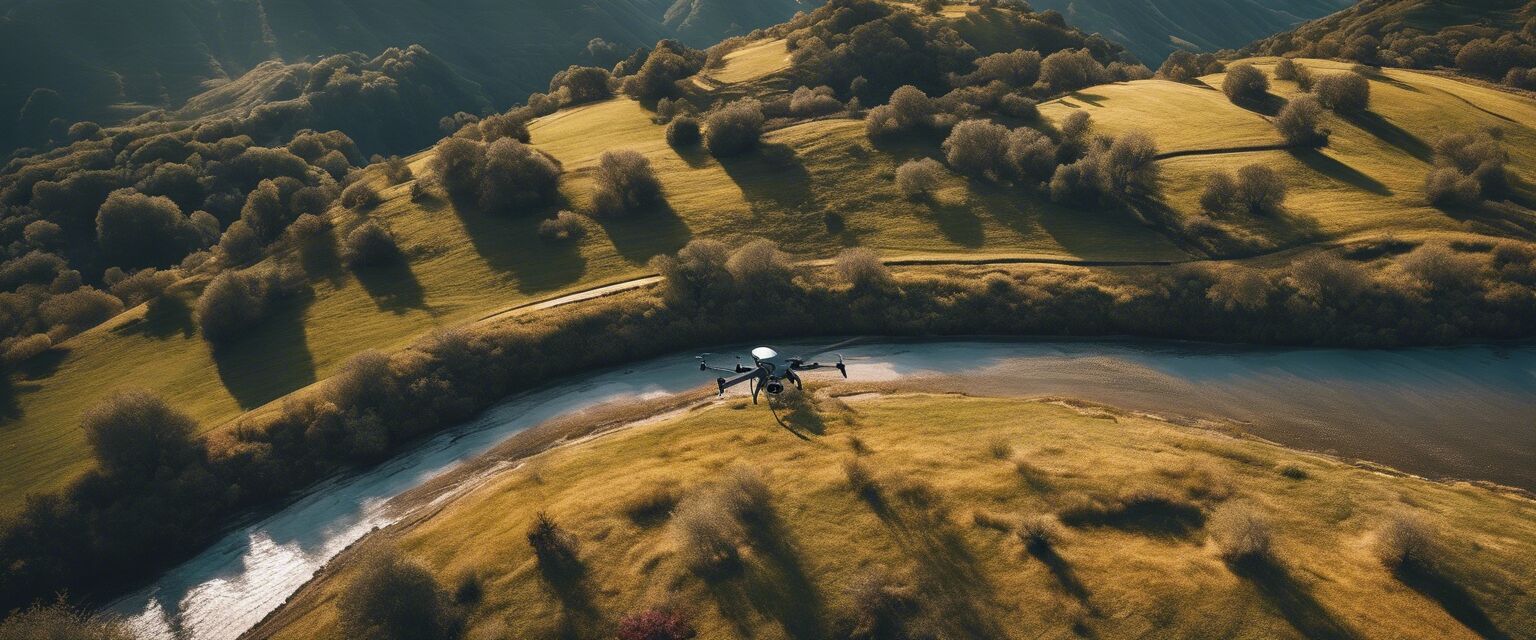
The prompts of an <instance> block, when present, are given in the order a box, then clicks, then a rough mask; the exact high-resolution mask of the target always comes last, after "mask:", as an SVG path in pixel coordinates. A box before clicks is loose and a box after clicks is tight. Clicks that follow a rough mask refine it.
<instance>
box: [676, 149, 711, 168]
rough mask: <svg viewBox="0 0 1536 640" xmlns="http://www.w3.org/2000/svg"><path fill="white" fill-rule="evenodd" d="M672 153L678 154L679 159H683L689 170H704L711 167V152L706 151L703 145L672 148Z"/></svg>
mask: <svg viewBox="0 0 1536 640" xmlns="http://www.w3.org/2000/svg"><path fill="white" fill-rule="evenodd" d="M672 151H673V152H675V153H677V157H679V158H682V159H683V162H684V163H686V164H687V165H688V168H689V169H703V168H704V167H707V166H709V152H708V151H706V150H705V149H704V145H703V144H702V143H697V144H690V145H687V146H683V147H672Z"/></svg>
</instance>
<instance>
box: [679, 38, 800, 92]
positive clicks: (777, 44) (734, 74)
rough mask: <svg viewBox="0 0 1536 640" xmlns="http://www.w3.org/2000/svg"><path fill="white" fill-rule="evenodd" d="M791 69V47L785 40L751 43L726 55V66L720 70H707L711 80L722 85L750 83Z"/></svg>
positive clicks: (705, 73)
mask: <svg viewBox="0 0 1536 640" xmlns="http://www.w3.org/2000/svg"><path fill="white" fill-rule="evenodd" d="M788 69H789V47H788V46H787V45H786V44H785V42H784V40H783V39H782V38H781V39H777V40H763V41H761V42H753V43H750V44H748V45H746V46H744V47H742V48H740V49H737V50H735V51H732V52H730V53H728V54H726V55H725V65H724V66H722V67H721V68H720V69H718V70H705V71H704V72H703V73H702V74H700V75H703V76H705V77H706V78H708V79H709V80H713V81H715V82H718V83H722V84H738V83H742V82H750V81H753V80H757V79H760V78H764V77H766V76H769V75H772V74H775V73H780V72H783V71H786V70H788Z"/></svg>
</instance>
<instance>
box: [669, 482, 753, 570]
mask: <svg viewBox="0 0 1536 640" xmlns="http://www.w3.org/2000/svg"><path fill="white" fill-rule="evenodd" d="M672 530H673V533H674V535H675V536H676V537H677V539H678V547H679V548H678V556H679V558H680V559H681V560H682V562H683V565H684V566H686V567H688V569H689V570H691V571H693V572H695V573H697V574H699V575H702V576H705V577H713V576H717V575H720V574H722V573H725V572H727V571H730V570H731V569H733V568H735V566H736V563H737V562H738V561H739V560H740V558H741V556H740V552H739V551H738V550H737V548H736V542H737V540H738V539H739V538H740V537H741V535H742V531H741V524H740V523H738V522H737V521H736V520H735V519H734V518H733V517H732V516H731V511H730V508H729V506H728V505H727V504H725V502H724V501H723V500H722V499H721V497H720V494H719V493H717V492H712V491H701V492H696V493H694V494H693V495H690V496H688V497H687V498H686V499H684V500H683V502H682V503H681V504H679V505H678V506H677V510H676V511H675V512H673V514H672Z"/></svg>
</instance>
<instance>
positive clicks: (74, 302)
mask: <svg viewBox="0 0 1536 640" xmlns="http://www.w3.org/2000/svg"><path fill="white" fill-rule="evenodd" d="M122 312H123V303H122V301H120V300H118V299H117V298H116V297H114V296H111V295H108V294H107V293H105V292H102V291H97V290H95V289H91V288H89V287H86V288H82V289H78V290H75V291H71V292H69V293H61V294H58V295H55V296H52V297H50V298H48V299H47V300H44V301H43V302H42V304H39V305H38V306H37V315H38V317H39V318H41V319H42V321H43V322H44V323H46V324H47V325H48V326H49V327H50V329H49V333H50V334H51V336H52V338H53V340H54V342H59V341H61V340H63V339H64V338H66V337H69V336H72V335H75V334H77V333H80V332H82V331H85V330H86V329H89V328H91V327H94V326H96V325H98V324H101V323H103V322H106V321H107V320H110V319H112V317H113V316H116V315H117V314H119V313H122Z"/></svg>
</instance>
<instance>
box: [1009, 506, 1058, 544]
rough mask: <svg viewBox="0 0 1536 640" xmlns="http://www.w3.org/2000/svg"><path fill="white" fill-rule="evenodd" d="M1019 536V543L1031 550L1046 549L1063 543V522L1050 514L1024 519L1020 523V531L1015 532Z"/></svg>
mask: <svg viewBox="0 0 1536 640" xmlns="http://www.w3.org/2000/svg"><path fill="white" fill-rule="evenodd" d="M1015 535H1017V536H1019V542H1022V543H1024V547H1025V548H1026V549H1030V550H1038V549H1046V548H1049V547H1052V546H1055V545H1056V544H1057V543H1059V542H1061V540H1062V538H1063V537H1064V536H1065V532H1064V531H1063V530H1062V527H1061V521H1060V520H1057V519H1056V516H1053V515H1050V514H1042V515H1034V516H1029V517H1027V518H1024V519H1023V520H1022V521H1020V522H1019V529H1018V531H1017V532H1015Z"/></svg>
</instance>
